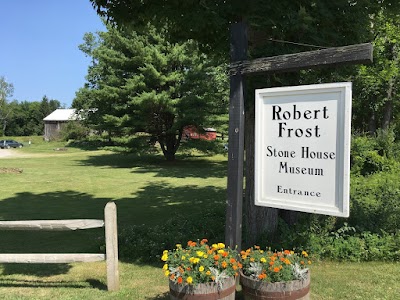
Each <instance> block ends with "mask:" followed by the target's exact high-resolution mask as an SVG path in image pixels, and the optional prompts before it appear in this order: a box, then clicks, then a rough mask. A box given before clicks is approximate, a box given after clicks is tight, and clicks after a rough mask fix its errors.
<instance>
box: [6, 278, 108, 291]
mask: <svg viewBox="0 0 400 300" xmlns="http://www.w3.org/2000/svg"><path fill="white" fill-rule="evenodd" d="M0 287H17V288H19V287H31V288H54V287H57V288H59V287H62V288H75V289H84V288H90V287H91V288H97V289H99V290H107V286H106V285H105V284H103V283H102V282H100V281H98V280H96V279H88V280H86V281H85V282H71V281H40V280H21V279H15V278H11V279H7V278H3V279H0Z"/></svg>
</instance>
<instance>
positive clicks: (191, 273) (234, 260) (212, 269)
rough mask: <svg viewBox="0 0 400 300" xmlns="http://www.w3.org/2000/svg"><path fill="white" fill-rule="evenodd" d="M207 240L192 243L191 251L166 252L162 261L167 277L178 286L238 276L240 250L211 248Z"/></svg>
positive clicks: (179, 247) (188, 248) (222, 247)
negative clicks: (238, 251)
mask: <svg viewBox="0 0 400 300" xmlns="http://www.w3.org/2000/svg"><path fill="white" fill-rule="evenodd" d="M207 243H208V240H207V239H203V240H201V241H198V242H193V241H189V242H188V243H187V247H185V248H184V247H182V245H181V244H177V245H176V249H174V250H164V252H163V255H162V257H161V260H162V261H164V262H165V264H164V266H163V270H164V275H165V276H166V277H168V278H169V279H170V280H171V281H173V282H175V283H177V284H189V285H196V284H199V283H209V282H215V283H217V284H219V285H220V284H221V282H223V280H224V279H226V278H230V277H234V276H238V275H239V269H240V268H241V267H242V265H241V263H240V262H239V261H238V253H237V251H236V250H233V249H230V248H227V247H225V244H223V243H217V244H212V245H211V246H209V245H208V244H207Z"/></svg>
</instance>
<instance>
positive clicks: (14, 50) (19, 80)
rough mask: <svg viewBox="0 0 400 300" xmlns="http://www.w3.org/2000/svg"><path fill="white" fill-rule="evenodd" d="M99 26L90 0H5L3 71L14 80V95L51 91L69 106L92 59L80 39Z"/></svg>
mask: <svg viewBox="0 0 400 300" xmlns="http://www.w3.org/2000/svg"><path fill="white" fill-rule="evenodd" d="M98 30H104V26H103V24H102V22H101V20H100V18H99V17H98V15H97V14H96V11H95V10H94V9H93V7H92V5H91V3H90V1H89V0H1V1H0V76H4V77H5V78H6V80H7V82H9V83H12V84H13V85H14V95H13V97H11V98H10V100H14V99H15V100H18V101H25V100H26V101H41V99H42V97H43V96H44V95H46V96H47V97H48V98H50V99H57V100H59V101H60V102H61V103H62V104H64V105H65V106H66V107H67V108H68V107H70V105H71V103H72V100H73V98H74V97H75V92H76V91H77V90H78V89H79V88H80V87H82V86H83V84H84V82H85V75H86V74H87V68H88V66H89V61H90V59H89V58H87V57H85V55H84V54H83V53H82V52H81V51H80V50H79V49H78V45H79V44H81V43H82V42H83V35H84V33H85V32H95V31H98Z"/></svg>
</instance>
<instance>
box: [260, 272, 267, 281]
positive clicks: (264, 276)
mask: <svg viewBox="0 0 400 300" xmlns="http://www.w3.org/2000/svg"><path fill="white" fill-rule="evenodd" d="M264 278H267V274H265V273H262V274H260V275H258V279H261V280H262V279H264Z"/></svg>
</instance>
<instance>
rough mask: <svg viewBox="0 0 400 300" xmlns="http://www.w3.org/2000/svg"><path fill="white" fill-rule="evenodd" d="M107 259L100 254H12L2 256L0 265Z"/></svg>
mask: <svg viewBox="0 0 400 300" xmlns="http://www.w3.org/2000/svg"><path fill="white" fill-rule="evenodd" d="M104 259H105V255H104V254H100V253H95V254H92V253H67V254H65V253H45V254H43V253H40V254H39V253H29V254H26V253H17V254H16V253H12V254H0V263H24V264H38V263H41V264H60V263H74V262H94V261H102V260H104Z"/></svg>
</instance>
